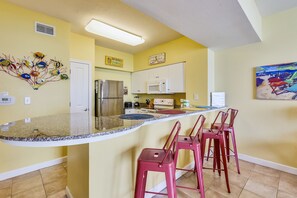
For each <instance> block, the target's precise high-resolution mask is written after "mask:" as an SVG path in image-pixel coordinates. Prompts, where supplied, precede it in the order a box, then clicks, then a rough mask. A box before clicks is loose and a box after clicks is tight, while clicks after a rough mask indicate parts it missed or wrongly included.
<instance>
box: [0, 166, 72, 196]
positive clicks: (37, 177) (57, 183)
mask: <svg viewBox="0 0 297 198" xmlns="http://www.w3.org/2000/svg"><path fill="white" fill-rule="evenodd" d="M66 183H67V170H66V164H65V163H63V164H59V165H56V166H51V167H48V168H44V169H41V170H38V171H34V172H31V173H27V174H24V175H21V176H18V177H14V178H12V179H8V180H4V181H0V198H45V197H48V198H65V197H66V192H65V187H66Z"/></svg>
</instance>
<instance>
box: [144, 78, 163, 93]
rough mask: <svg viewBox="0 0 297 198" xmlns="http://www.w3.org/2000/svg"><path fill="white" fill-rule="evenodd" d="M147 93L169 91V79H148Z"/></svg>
mask: <svg viewBox="0 0 297 198" xmlns="http://www.w3.org/2000/svg"><path fill="white" fill-rule="evenodd" d="M147 93H148V94H161V93H168V83H167V80H155V81H148V82H147Z"/></svg>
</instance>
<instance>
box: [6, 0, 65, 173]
mask: <svg viewBox="0 0 297 198" xmlns="http://www.w3.org/2000/svg"><path fill="white" fill-rule="evenodd" d="M0 7H1V12H0V23H1V26H2V27H5V30H3V29H2V30H1V37H0V43H1V48H0V53H1V55H2V53H4V54H7V55H11V56H14V57H15V58H23V57H24V56H26V57H28V56H30V57H32V53H33V52H36V51H40V52H43V53H44V54H45V55H46V57H45V59H50V58H56V59H58V60H60V61H61V62H62V63H63V64H64V66H65V67H69V61H68V60H69V32H70V24H69V23H66V22H64V21H61V20H57V19H54V18H52V17H49V16H46V15H43V14H40V13H37V12H32V11H29V10H26V9H23V8H20V7H17V6H14V5H12V4H7V3H5V2H3V1H1V2H0ZM35 21H38V22H41V23H45V24H49V25H53V26H55V27H56V36H54V37H51V36H46V35H42V34H37V33H35V31H34V25H35ZM2 91H8V92H9V94H10V95H12V96H15V98H16V103H15V104H14V105H11V106H0V123H6V122H9V121H13V120H19V119H24V118H26V117H36V116H42V115H49V114H57V113H65V112H68V111H69V107H68V106H69V105H68V104H69V80H67V81H59V82H54V83H53V82H52V83H48V84H45V85H43V86H41V87H40V88H39V90H33V89H32V88H31V86H29V84H28V83H26V82H24V81H22V80H20V79H17V78H15V77H12V76H10V75H8V74H6V73H4V72H0V92H2ZM25 96H29V97H31V105H24V102H23V101H24V97H25ZM52 96H55V97H52ZM0 150H1V152H0V158H1V165H0V172H5V171H9V170H13V169H17V168H21V167H25V166H28V165H32V164H36V163H40V162H44V161H48V160H52V159H56V158H58V157H61V156H64V155H65V154H66V153H65V150H63V149H62V148H61V147H58V148H23V147H15V146H9V145H5V144H3V143H1V142H0ZM12 156H13V157H12Z"/></svg>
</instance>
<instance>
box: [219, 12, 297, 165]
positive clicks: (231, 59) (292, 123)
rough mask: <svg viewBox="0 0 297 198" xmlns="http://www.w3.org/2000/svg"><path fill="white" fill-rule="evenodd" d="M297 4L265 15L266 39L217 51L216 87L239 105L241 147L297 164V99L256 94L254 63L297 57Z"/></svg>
mask: <svg viewBox="0 0 297 198" xmlns="http://www.w3.org/2000/svg"><path fill="white" fill-rule="evenodd" d="M296 18H297V9H296V8H295V9H291V10H289V11H287V12H282V13H279V14H276V15H272V16H269V17H265V18H263V42H261V43H255V44H250V45H247V46H243V47H238V48H233V49H229V50H223V51H219V52H216V53H215V88H216V89H217V90H224V91H226V100H227V105H229V106H232V107H234V108H238V109H239V114H238V119H237V121H236V125H235V127H236V135H237V136H236V138H237V141H238V147H239V148H238V149H239V152H240V153H243V154H247V155H250V156H254V157H258V158H261V159H265V160H269V161H273V162H276V163H280V164H284V165H288V166H292V167H297V160H296V158H295V156H297V128H296V119H297V110H296V101H286V100H257V99H255V91H256V85H255V67H256V66H261V65H269V64H277V63H287V62H296V61H297V54H296V46H297V40H296V35H297V26H296Z"/></svg>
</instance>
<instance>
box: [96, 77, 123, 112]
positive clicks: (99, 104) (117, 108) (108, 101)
mask: <svg viewBox="0 0 297 198" xmlns="http://www.w3.org/2000/svg"><path fill="white" fill-rule="evenodd" d="M123 97H124V83H123V81H113V80H95V116H96V117H98V116H112V115H120V114H123V113H124V100H123Z"/></svg>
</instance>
